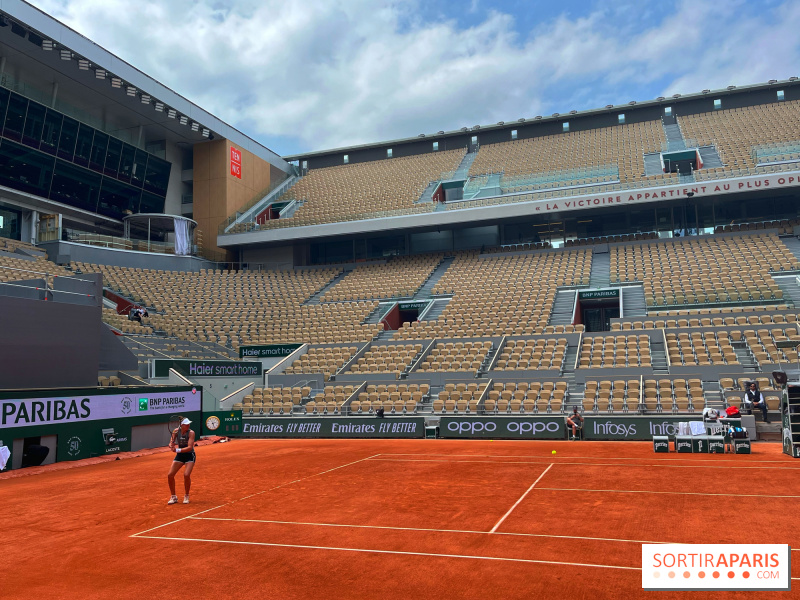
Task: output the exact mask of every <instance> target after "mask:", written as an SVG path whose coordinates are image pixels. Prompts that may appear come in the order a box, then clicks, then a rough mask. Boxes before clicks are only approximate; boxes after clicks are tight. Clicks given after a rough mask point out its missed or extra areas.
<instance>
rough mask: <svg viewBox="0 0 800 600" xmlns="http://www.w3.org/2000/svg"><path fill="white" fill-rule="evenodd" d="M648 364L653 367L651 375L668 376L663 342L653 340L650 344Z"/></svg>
mask: <svg viewBox="0 0 800 600" xmlns="http://www.w3.org/2000/svg"><path fill="white" fill-rule="evenodd" d="M650 362H651V363H652V365H653V375H669V365H668V364H667V350H666V348H665V347H664V342H663V340H659V339H657V338H656V339H653V340H651V342H650Z"/></svg>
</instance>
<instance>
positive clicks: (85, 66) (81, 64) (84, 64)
mask: <svg viewBox="0 0 800 600" xmlns="http://www.w3.org/2000/svg"><path fill="white" fill-rule="evenodd" d="M78 68H79V69H80V70H81V71H88V70H89V61H88V60H86V59H85V58H79V59H78Z"/></svg>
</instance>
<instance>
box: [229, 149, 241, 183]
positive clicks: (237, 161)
mask: <svg viewBox="0 0 800 600" xmlns="http://www.w3.org/2000/svg"><path fill="white" fill-rule="evenodd" d="M231 175H233V176H234V177H236V178H237V179H241V178H242V151H241V150H237V149H236V148H234V147H233V146H231Z"/></svg>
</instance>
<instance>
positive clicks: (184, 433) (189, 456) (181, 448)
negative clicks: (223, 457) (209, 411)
mask: <svg viewBox="0 0 800 600" xmlns="http://www.w3.org/2000/svg"><path fill="white" fill-rule="evenodd" d="M191 424H192V422H191V421H190V420H189V419H184V420H183V421H181V426H180V427H176V428H175V431H173V432H172V438H171V439H170V441H169V449H170V450H172V451H174V452H175V458H174V459H173V461H172V466H171V467H170V468H169V473H168V474H167V481H168V482H169V492H170V494H171V496H170V499H169V502H167V504H177V503H178V496H176V495H175V474H176V473H177V472H178V471H179V470H180V468H181V467H182V466H184V465H186V469H185V470H184V471H183V487H184V489H185V495H184V496H183V503H184V504H189V488H190V487H191V486H192V470H193V469H194V463H195V461H196V460H197V457H196V456H195V454H194V431H192V430H191V429H190V428H189V426H190V425H191Z"/></svg>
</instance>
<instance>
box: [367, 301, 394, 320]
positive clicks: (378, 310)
mask: <svg viewBox="0 0 800 600" xmlns="http://www.w3.org/2000/svg"><path fill="white" fill-rule="evenodd" d="M393 306H394V300H392V301H390V302H381V303H380V304H378V306H376V307H375V310H373V311H372V312H371V313H369V315H368V316H367V318H366V319H364V320H363V321H362V323H364V324H368V323H380V321H381V319H382V318H383V316H384V315H385V314H386V313H387V312H388V311H389V309H390V308H392V307H393Z"/></svg>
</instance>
